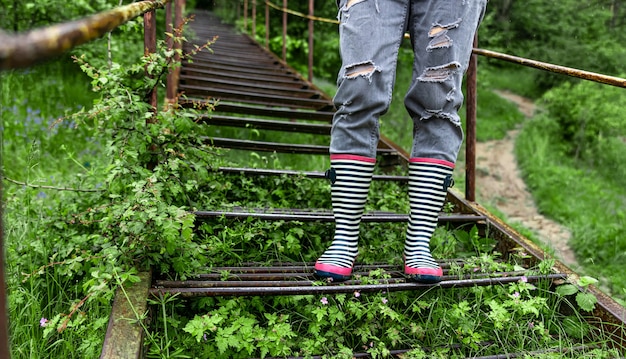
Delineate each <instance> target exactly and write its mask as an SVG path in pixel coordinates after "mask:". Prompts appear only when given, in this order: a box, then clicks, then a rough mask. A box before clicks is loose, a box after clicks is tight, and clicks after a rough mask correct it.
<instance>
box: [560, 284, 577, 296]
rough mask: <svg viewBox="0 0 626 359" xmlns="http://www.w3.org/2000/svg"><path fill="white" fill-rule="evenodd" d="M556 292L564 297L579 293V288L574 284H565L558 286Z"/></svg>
mask: <svg viewBox="0 0 626 359" xmlns="http://www.w3.org/2000/svg"><path fill="white" fill-rule="evenodd" d="M556 293H557V294H558V295H560V296H562V297H565V296H568V295H572V294H576V293H578V288H577V287H576V286H575V285H573V284H563V285H560V286H558V287H556Z"/></svg>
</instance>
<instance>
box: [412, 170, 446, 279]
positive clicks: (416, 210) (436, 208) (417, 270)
mask: <svg viewBox="0 0 626 359" xmlns="http://www.w3.org/2000/svg"><path fill="white" fill-rule="evenodd" d="M453 170H454V163H451V162H448V161H444V160H437V159H432V158H411V160H410V163H409V203H410V207H411V215H410V216H409V225H408V228H407V233H406V240H405V243H404V260H405V262H404V273H405V274H407V275H409V277H410V278H411V279H412V280H414V281H416V282H420V283H437V282H440V281H441V277H442V276H443V270H442V269H441V267H440V266H439V265H438V264H437V262H435V260H434V259H433V257H432V255H431V253H430V238H431V237H432V235H433V233H434V231H435V228H436V227H437V222H438V219H439V212H440V211H441V208H442V207H443V204H444V201H445V199H446V193H447V190H448V187H450V185H451V184H452V183H453V182H452V172H453Z"/></svg>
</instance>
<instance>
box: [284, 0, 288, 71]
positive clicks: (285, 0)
mask: <svg viewBox="0 0 626 359" xmlns="http://www.w3.org/2000/svg"><path fill="white" fill-rule="evenodd" d="M285 10H287V0H283V61H285V62H287V11H285Z"/></svg>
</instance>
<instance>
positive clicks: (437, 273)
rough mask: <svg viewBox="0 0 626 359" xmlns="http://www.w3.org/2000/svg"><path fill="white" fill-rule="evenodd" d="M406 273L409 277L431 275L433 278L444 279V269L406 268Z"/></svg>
mask: <svg viewBox="0 0 626 359" xmlns="http://www.w3.org/2000/svg"><path fill="white" fill-rule="evenodd" d="M404 273H405V274H408V275H429V276H433V277H443V269H441V267H439V268H413V267H409V266H406V265H405V266H404Z"/></svg>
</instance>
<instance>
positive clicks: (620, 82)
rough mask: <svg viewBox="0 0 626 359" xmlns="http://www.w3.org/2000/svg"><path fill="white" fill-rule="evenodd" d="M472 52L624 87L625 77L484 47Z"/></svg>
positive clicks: (625, 83) (625, 84)
mask: <svg viewBox="0 0 626 359" xmlns="http://www.w3.org/2000/svg"><path fill="white" fill-rule="evenodd" d="M473 53H474V54H476V55H482V56H486V57H490V58H493V59H498V60H504V61H508V62H512V63H514V64H518V65H523V66H527V67H534V68H536V69H540V70H545V71H549V72H554V73H557V74H562V75H567V76H571V77H576V78H580V79H584V80H589V81H594V82H599V83H603V84H606V85H611V86H617V87H626V79H624V78H621V77H615V76H607V75H603V74H599V73H595V72H590V71H583V70H578V69H574V68H571V67H565V66H559V65H554V64H550V63H547V62H541V61H535V60H530V59H525V58H523V57H517V56H512V55H507V54H503V53H500V52H495V51H489V50H484V49H478V48H475V49H474V50H473Z"/></svg>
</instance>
